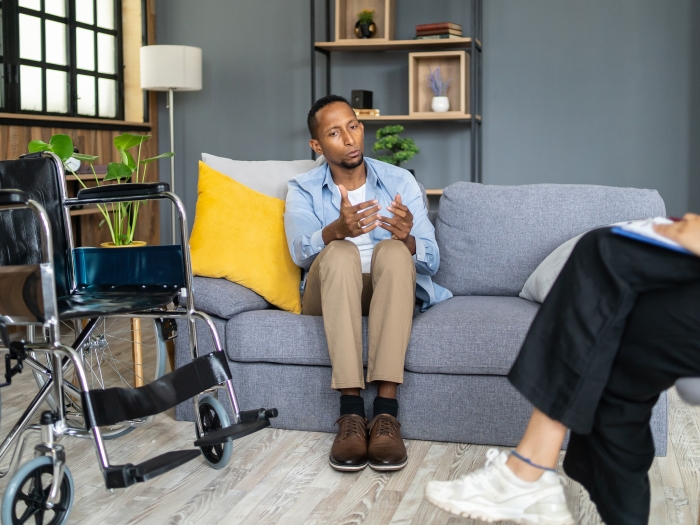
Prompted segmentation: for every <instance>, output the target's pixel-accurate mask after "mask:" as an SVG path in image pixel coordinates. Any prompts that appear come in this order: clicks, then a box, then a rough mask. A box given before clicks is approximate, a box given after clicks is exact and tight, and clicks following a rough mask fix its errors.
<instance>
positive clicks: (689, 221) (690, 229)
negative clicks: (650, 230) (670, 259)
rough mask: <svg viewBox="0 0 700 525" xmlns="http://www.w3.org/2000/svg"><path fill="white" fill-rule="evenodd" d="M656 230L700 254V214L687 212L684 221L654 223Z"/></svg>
mask: <svg viewBox="0 0 700 525" xmlns="http://www.w3.org/2000/svg"><path fill="white" fill-rule="evenodd" d="M654 231H656V233H658V234H659V235H663V236H664V237H668V238H669V239H671V240H672V241H676V242H677V243H678V244H680V245H681V246H683V248H687V249H688V250H690V251H691V252H693V253H694V254H695V255H700V215H695V214H694V213H686V214H685V216H684V217H683V220H682V221H678V222H674V223H673V224H656V225H654Z"/></svg>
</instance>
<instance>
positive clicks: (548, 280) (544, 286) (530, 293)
mask: <svg viewBox="0 0 700 525" xmlns="http://www.w3.org/2000/svg"><path fill="white" fill-rule="evenodd" d="M620 224H625V222H616V223H615V224H611V225H610V226H618V225H620ZM605 227H606V226H601V228H605ZM594 229H595V228H594ZM587 233H588V232H583V233H582V234H581V235H577V236H576V237H574V238H573V239H569V240H568V241H566V242H565V243H564V244H562V245H561V246H559V247H558V248H557V249H555V250H554V251H553V252H552V253H550V254H549V255H548V256H547V257H546V258H545V260H544V261H542V262H541V263H540V265H539V266H538V267H537V268H535V271H534V272H532V275H530V277H528V278H527V281H525V285H524V286H523V289H522V291H521V292H520V297H522V298H523V299H527V300H528V301H535V302H536V303H543V302H544V300H545V299H546V298H547V295H549V291H550V290H551V289H552V286H553V285H554V281H556V280H557V277H559V274H560V273H561V270H562V268H564V265H565V264H566V261H568V260H569V256H570V255H571V252H572V251H574V246H576V243H577V242H578V240H579V239H580V238H581V237H583V236H584V235H585V234H587Z"/></svg>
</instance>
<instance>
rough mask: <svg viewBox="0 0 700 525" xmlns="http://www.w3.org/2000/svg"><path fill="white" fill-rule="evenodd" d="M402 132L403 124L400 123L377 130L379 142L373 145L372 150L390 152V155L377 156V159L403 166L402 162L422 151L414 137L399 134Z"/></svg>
mask: <svg viewBox="0 0 700 525" xmlns="http://www.w3.org/2000/svg"><path fill="white" fill-rule="evenodd" d="M402 132H403V126H400V125H396V126H385V127H383V128H381V129H378V130H377V142H375V143H374V146H372V150H373V151H387V152H388V153H389V155H383V156H380V157H377V160H381V161H382V162H388V163H389V164H393V165H394V166H401V163H402V162H406V161H408V160H411V159H412V158H413V157H415V156H416V154H417V153H419V152H420V150H419V149H418V147H417V146H416V143H415V142H414V141H413V139H404V138H401V137H400V136H399V133H402Z"/></svg>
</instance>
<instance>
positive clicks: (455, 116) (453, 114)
mask: <svg viewBox="0 0 700 525" xmlns="http://www.w3.org/2000/svg"><path fill="white" fill-rule="evenodd" d="M471 119H472V116H471V114H470V113H460V112H459V111H447V112H445V113H434V112H433V113H430V114H425V115H380V116H378V117H374V116H370V115H360V116H359V117H357V120H360V121H362V122H425V121H433V122H436V121H437V122H440V121H452V122H465V123H471ZM474 120H476V121H477V122H479V123H481V115H476V116H475V118H474Z"/></svg>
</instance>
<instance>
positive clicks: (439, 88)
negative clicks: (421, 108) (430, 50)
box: [428, 66, 452, 113]
mask: <svg viewBox="0 0 700 525" xmlns="http://www.w3.org/2000/svg"><path fill="white" fill-rule="evenodd" d="M451 81H452V79H451V78H448V79H447V80H445V79H444V78H442V71H440V66H438V67H436V68H435V71H433V70H431V71H430V73H428V85H429V86H430V90H431V91H432V92H433V100H432V101H431V102H430V107H431V109H432V110H433V111H435V112H436V113H444V112H445V111H449V110H450V99H449V98H447V89H448V88H449V87H450V82H451Z"/></svg>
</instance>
